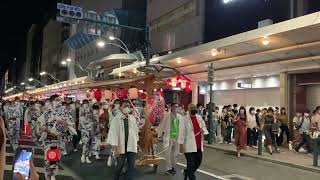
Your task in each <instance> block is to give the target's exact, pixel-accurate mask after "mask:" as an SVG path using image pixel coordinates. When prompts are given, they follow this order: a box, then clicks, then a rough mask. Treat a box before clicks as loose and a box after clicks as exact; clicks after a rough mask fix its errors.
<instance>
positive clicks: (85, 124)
mask: <svg viewBox="0 0 320 180" xmlns="http://www.w3.org/2000/svg"><path fill="white" fill-rule="evenodd" d="M79 113H80V115H79V120H80V130H81V143H82V156H81V162H82V163H88V164H90V163H91V161H90V159H89V154H90V150H91V149H90V144H91V141H92V129H93V122H94V116H93V110H92V108H91V107H90V106H89V101H88V100H86V99H85V100H83V101H82V106H81V107H80V110H79Z"/></svg>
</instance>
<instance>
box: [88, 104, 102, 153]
mask: <svg viewBox="0 0 320 180" xmlns="http://www.w3.org/2000/svg"><path fill="white" fill-rule="evenodd" d="M92 110H93V124H92V141H91V151H92V154H93V155H94V156H95V158H96V159H100V156H99V152H100V145H101V131H100V122H99V116H100V107H99V106H98V105H93V106H92ZM90 155H91V154H90Z"/></svg>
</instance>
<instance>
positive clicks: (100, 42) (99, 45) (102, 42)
mask: <svg viewBox="0 0 320 180" xmlns="http://www.w3.org/2000/svg"><path fill="white" fill-rule="evenodd" d="M105 45H106V43H105V42H104V41H102V40H100V41H98V42H97V46H98V47H99V48H103V47H104V46H105Z"/></svg>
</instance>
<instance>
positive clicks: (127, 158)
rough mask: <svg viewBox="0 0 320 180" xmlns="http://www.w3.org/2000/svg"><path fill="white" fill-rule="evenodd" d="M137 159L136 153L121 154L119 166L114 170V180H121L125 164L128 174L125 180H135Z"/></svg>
mask: <svg viewBox="0 0 320 180" xmlns="http://www.w3.org/2000/svg"><path fill="white" fill-rule="evenodd" d="M135 158H136V153H133V152H127V153H125V154H120V155H119V157H118V158H117V165H116V167H114V169H113V180H120V175H121V172H122V168H123V166H124V165H125V164H127V173H126V177H125V180H133V179H134V163H135V160H136V159H135Z"/></svg>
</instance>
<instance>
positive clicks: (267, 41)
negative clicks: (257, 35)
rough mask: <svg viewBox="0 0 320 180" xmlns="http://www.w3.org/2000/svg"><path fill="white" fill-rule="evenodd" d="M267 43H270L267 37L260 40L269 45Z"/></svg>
mask: <svg viewBox="0 0 320 180" xmlns="http://www.w3.org/2000/svg"><path fill="white" fill-rule="evenodd" d="M269 43H270V41H269V40H268V39H267V38H264V39H263V41H262V44H263V45H265V46H267V45H269Z"/></svg>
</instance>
